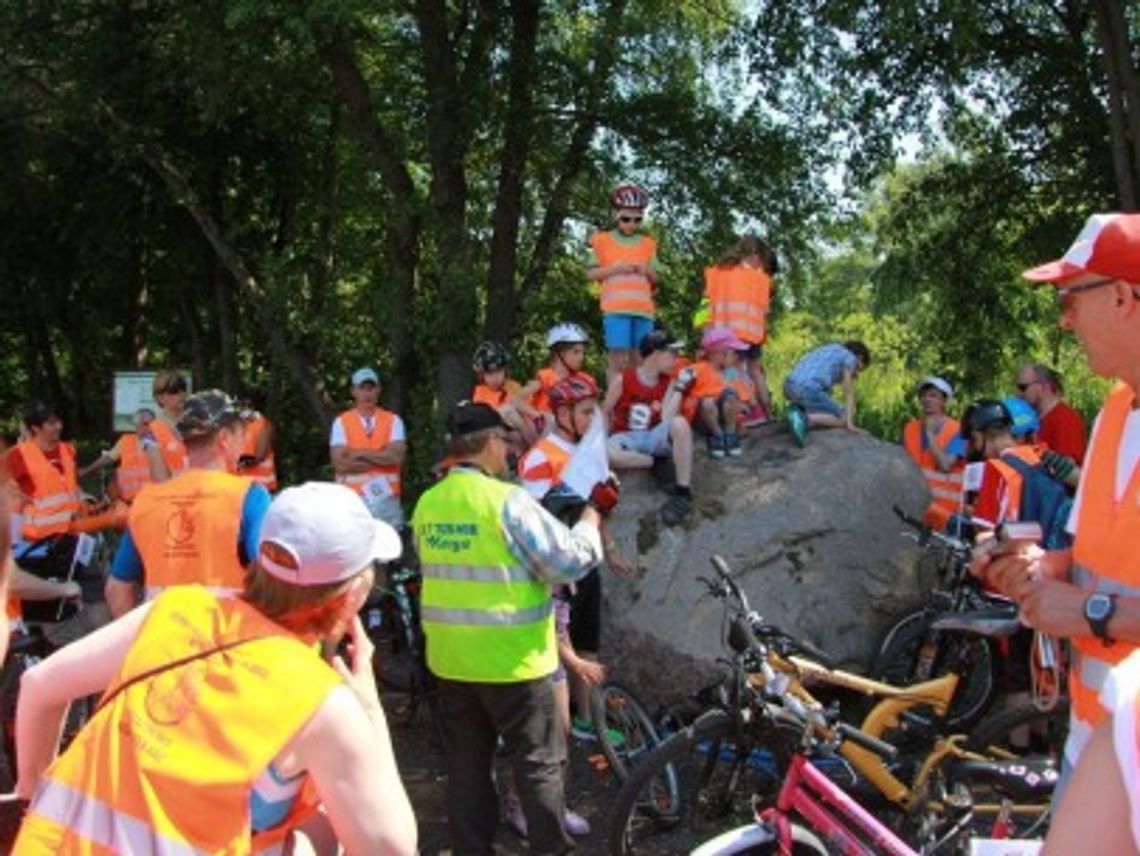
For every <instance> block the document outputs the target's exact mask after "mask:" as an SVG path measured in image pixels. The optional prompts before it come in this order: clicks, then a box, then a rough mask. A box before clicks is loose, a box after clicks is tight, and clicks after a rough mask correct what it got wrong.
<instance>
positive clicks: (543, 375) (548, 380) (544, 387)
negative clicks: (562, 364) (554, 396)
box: [530, 366, 562, 413]
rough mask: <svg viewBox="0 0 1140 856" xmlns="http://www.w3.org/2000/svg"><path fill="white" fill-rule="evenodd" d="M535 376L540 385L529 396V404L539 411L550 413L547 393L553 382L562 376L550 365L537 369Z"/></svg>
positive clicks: (556, 381)
mask: <svg viewBox="0 0 1140 856" xmlns="http://www.w3.org/2000/svg"><path fill="white" fill-rule="evenodd" d="M535 377H536V378H537V379H538V382H539V383H540V384H541V386H540V387H539V390H538V392H536V393H535V394H534V395H532V396H531V397H530V406H531V407H533V408H534V409H535V410H538V411H539V412H541V413H550V412H551V407H550V396H549V395H548V393H549V392H550V389H551V387H553V386H554V384H556V383H558V381H560V380H562V376H561V375H560V374H558V372H557V371H555V370H554V369H553V368H551V367H550V366H546V367H545V368H541V369H539V370H538V373H537V374H536V375H535Z"/></svg>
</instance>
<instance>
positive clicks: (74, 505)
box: [16, 440, 80, 541]
mask: <svg viewBox="0 0 1140 856" xmlns="http://www.w3.org/2000/svg"><path fill="white" fill-rule="evenodd" d="M16 448H17V449H19V450H20V454H21V455H22V456H23V459H24V466H25V467H26V468H27V471H28V477H29V478H30V479H31V482H32V487H33V493H32V495H31V497H30V499H29V500H28V501H27V502H25V503H24V508H23V516H24V520H23V526H22V528H21V531H22V534H23V538H24V540H26V541H39V540H41V539H43V538H50V537H51V536H52V535H63V534H65V533H66V532H67V530H68V524H69V523H70V522H71V520H72V518H73V517H75V516H76V515H77V514H79V511H80V502H79V481H78V480H77V479H76V476H75V449H74V448H72V446H71V444H70V443H60V445H59V459H60V461H61V462H62V464H63V472H62V473H61V472H60V471H59V470H57V469H56V468H55V467H54V466H52V464H51V462H50V461H49V460H48V459H47V455H45V454H44V452H43V449H41V448H40V447H39V446H37V445H36V444H35V443H33V442H32V441H31V440H25V441H24V442H23V443H20V444H18V445H17V446H16Z"/></svg>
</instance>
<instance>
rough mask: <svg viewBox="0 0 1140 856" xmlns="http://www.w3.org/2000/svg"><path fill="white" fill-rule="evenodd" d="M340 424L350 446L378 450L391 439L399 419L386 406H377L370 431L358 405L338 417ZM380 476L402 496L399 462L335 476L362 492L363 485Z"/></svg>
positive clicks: (341, 481)
mask: <svg viewBox="0 0 1140 856" xmlns="http://www.w3.org/2000/svg"><path fill="white" fill-rule="evenodd" d="M337 419H339V420H340V424H341V425H342V426H343V427H344V438H345V445H346V446H347V447H348V448H349V449H358V450H361V449H366V450H368V451H370V452H379V451H380V450H381V449H383V448H384V447H385V446H387V445H388V443H389V442H391V437H392V426H393V425H394V424H395V422H396V417H395V414H393V413H390V412H389V411H387V410H384V409H383V408H382V407H377V408H376V423H375V425H374V426H373V428H372V433H371V435H370V434H368V433H367V432H366V431H365V430H364V420H363V419H362V418H361V417H360V411H358V410H356V409H355V408H354V409H352V410H346V411H345V412H344V413H342V414H341V415H340V416H338V417H337ZM377 478H384V479H387V481H388V487H389V488H391V490H392V494H393V495H394V496H399V495H400V493H401V490H402V488H401V485H400V468H399V467H398V466H387V467H372V468H371V469H369V470H366V471H365V472H362V473H349V474H348V475H342V476H337V477H336V480H337V481H338V482H340V483H341V484H344V485H348V486H349V487H350V488H352V489H353V490H354V491H356V492H357V493H359V494H361V495H363V494H364V488H365V487H366V486H367V485H368V483H369V482H370V481H372V480H373V479H377Z"/></svg>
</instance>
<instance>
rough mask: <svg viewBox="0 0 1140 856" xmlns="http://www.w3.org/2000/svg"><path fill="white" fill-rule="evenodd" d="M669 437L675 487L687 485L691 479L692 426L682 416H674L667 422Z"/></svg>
mask: <svg viewBox="0 0 1140 856" xmlns="http://www.w3.org/2000/svg"><path fill="white" fill-rule="evenodd" d="M669 439H670V441H671V442H670V445H671V446H672V449H673V452H672V453H673V469H674V471H675V472H676V482H677V487H689V486H690V485H691V484H692V479H693V428H692V426H691V425H690V424H689V421H688V420H687V419H685V417H684V416H680V415H678V416H674V417H673V420H672V421H671V422H670V423H669Z"/></svg>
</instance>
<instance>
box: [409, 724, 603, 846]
mask: <svg viewBox="0 0 1140 856" xmlns="http://www.w3.org/2000/svg"><path fill="white" fill-rule="evenodd" d="M425 720H426V716H419V717H417V718H416V719H415V720H414V721H412V722H411V723H393V724H392V728H391V730H392V741H393V744H394V745H395V749H396V762H397V764H398V765H399V767H400V775H401V776H402V777H403V780H404V787H405V788H407V790H408V796H409V797H410V799H411V801H412V806H413V808H414V809H415V812H416V820H417V821H418V823H419V835H420V852H421V853H422V854H424V856H435V854H448V853H450V852H451V850H450V845H449V842H448V833H447V806H446V801H445V800H446V797H445V792H446V788H447V777H446V775H445V773H444V756H443V751H442V748H441V747H440V746H439V745H438V743H437V742H435V741H433V740H432V739H431V737H430V736H429V732H430V729H429V728H428V726H427V723H426V721H425ZM596 746H597V744H590V743H582V742H579V741H575V740H571V742H570V766H569V773H568V778H567V785H566V801H567V804H568V805H569V806H570V807H571V808H573V809H574V810H575V811H576V812H578V813H579V814H581V815H582V816H583V817H585V818H586V819H587V820H588V821H589V822H590V827H591V829H590V834H589V835H588V836H586V837H584V838H579V839H576V843H577V849H576V852H577V853H581V854H585V855H586V856H595V854H603V853H605V852H606V849H605V825H606V807H607V806H608V805H609V804H610V803H612V801H613V797H614V796H615V795H616V794H617V791H618V785H617V779H616V778H615V777H614V775H613V774H612V773H610V772H609V770H605V769H602V770H598V769H595V768H594V767H593V766H592V765H591V763H590V756H591V755H596V754H597V753H598V751H599V750H597V748H596ZM495 845H496V850H497V852H498V853H501V854H512V856H513V854H524V853H526V852H527V850H526V841H525V840H523V839H521V838H519V836H518V835H516V834H515V832H514V831H513V830H511V829H510V828H509V827H508V826H507V825H506V824H505V823H502V824H500V826H499V832H498V835H497V837H496V839H495Z"/></svg>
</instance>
